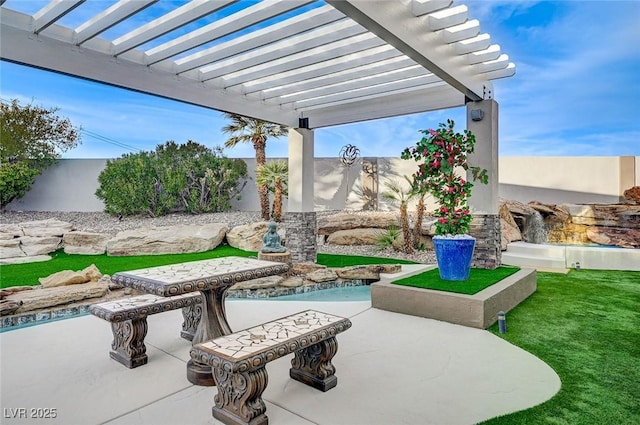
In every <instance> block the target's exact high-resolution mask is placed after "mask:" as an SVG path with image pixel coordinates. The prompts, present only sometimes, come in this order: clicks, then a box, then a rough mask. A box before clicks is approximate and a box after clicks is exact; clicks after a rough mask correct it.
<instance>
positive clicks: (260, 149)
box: [253, 138, 269, 221]
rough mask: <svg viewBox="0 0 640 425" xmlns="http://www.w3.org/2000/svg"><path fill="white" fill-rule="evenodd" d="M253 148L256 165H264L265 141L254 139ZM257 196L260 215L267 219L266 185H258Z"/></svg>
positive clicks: (267, 194)
mask: <svg viewBox="0 0 640 425" xmlns="http://www.w3.org/2000/svg"><path fill="white" fill-rule="evenodd" d="M253 148H254V149H255V151H256V167H259V166H260V165H264V164H265V163H266V162H267V156H266V153H265V148H266V141H265V140H264V139H262V138H256V139H254V140H253ZM258 197H259V199H260V215H261V216H262V219H263V220H264V221H269V189H267V185H264V184H263V185H258Z"/></svg>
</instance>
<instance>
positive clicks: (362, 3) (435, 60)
mask: <svg viewBox="0 0 640 425" xmlns="http://www.w3.org/2000/svg"><path fill="white" fill-rule="evenodd" d="M326 1H327V3H329V4H331V5H332V6H333V7H335V8H336V9H338V10H340V11H341V12H342V13H344V14H345V15H348V16H349V17H350V18H351V19H353V20H355V21H356V22H358V23H359V24H360V25H362V26H363V27H365V28H367V29H368V30H369V31H371V32H372V33H374V34H376V35H377V36H378V37H380V38H381V39H383V40H384V41H386V42H387V43H389V44H390V45H392V46H394V47H395V48H396V49H398V50H399V51H400V52H402V53H404V54H405V55H407V56H409V57H410V58H411V59H413V60H414V61H416V62H417V63H418V64H420V65H422V66H423V67H424V68H426V69H428V70H429V71H431V72H432V73H434V74H435V75H437V76H438V77H440V78H441V79H442V80H443V81H445V82H447V83H448V84H449V85H450V86H452V87H454V88H455V89H457V90H458V91H460V93H462V94H463V95H464V96H466V97H467V98H469V99H471V100H474V101H477V100H482V99H483V87H482V80H480V79H479V78H477V76H474V75H473V74H472V72H471V70H470V69H469V68H468V67H464V66H460V65H461V63H460V60H459V58H458V57H457V55H456V54H455V52H454V51H453V47H452V46H448V45H445V44H444V43H443V42H442V41H441V40H439V37H438V35H437V32H425V30H424V29H425V26H427V25H429V24H428V23H427V22H425V20H428V18H429V15H424V16H420V17H416V16H415V15H414V14H413V13H412V11H411V8H410V7H400V5H399V4H398V3H397V2H390V1H380V2H379V1H368V0H326ZM435 13H437V12H435ZM452 53H453V54H452Z"/></svg>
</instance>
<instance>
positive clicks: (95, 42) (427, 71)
mask: <svg viewBox="0 0 640 425" xmlns="http://www.w3.org/2000/svg"><path fill="white" fill-rule="evenodd" d="M89 4H91V7H93V8H94V9H96V4H99V3H92V2H85V1H83V0H54V1H51V2H50V3H49V4H48V5H47V6H45V7H44V8H43V9H42V10H40V11H37V12H36V13H33V14H28V13H23V12H20V10H19V1H18V0H7V1H3V2H2V9H1V11H2V14H1V18H2V25H1V27H0V30H1V33H0V35H1V36H2V46H1V47H2V49H1V50H0V52H1V53H0V55H1V57H2V59H3V60H8V61H13V62H17V63H22V64H25V65H29V66H35V67H39V68H43V69H48V70H52V71H56V72H61V73H65V74H69V75H74V76H77V77H81V78H87V79H91V80H95V81H99V82H104V83H107V84H112V85H116V86H120V87H125V88H128V89H132V90H137V91H142V92H145V93H150V94H154V95H159V96H163V97H167V98H171V99H175V100H178V101H183V102H188V103H192V104H196V105H200V106H204V107H208V108H214V109H218V110H223V111H228V112H235V113H239V114H243V115H247V116H252V117H255V118H260V119H265V120H269V121H274V122H278V123H281V124H285V125H288V126H296V125H298V122H299V120H300V119H301V118H306V119H307V120H308V123H309V125H310V126H311V127H324V126H331V125H336V124H343V123H348V122H356V121H361V120H369V119H375V118H384V117H390V116H396V115H401V114H407V113H414V112H424V111H429V110H434V109H442V108H448V107H452V106H460V105H463V104H464V103H465V102H467V101H469V100H482V99H485V98H487V93H492V88H491V87H492V84H491V80H493V79H496V78H504V77H509V76H511V75H513V74H514V73H515V65H513V64H512V63H511V62H510V61H509V58H508V56H507V55H506V54H504V53H502V52H501V49H500V47H499V46H498V45H497V44H492V43H491V38H490V36H489V35H488V34H484V33H481V31H480V24H479V22H478V21H477V20H474V19H470V17H469V16H468V15H469V14H468V10H467V7H466V6H464V5H457V4H454V3H453V2H452V1H451V0H402V1H400V0H388V1H375V2H372V1H368V0H326V1H317V0H288V1H279V0H263V1H261V2H259V3H247V4H243V2H238V1H235V0H192V1H190V2H188V3H186V4H184V5H182V6H179V7H175V8H174V9H172V10H165V9H166V5H167V4H166V3H164V4H163V3H162V2H158V1H157V0H136V1H132V0H120V1H117V2H116V3H114V4H112V5H110V6H108V7H106V8H105V9H104V10H97V9H96V11H95V13H94V14H93V16H92V17H90V18H89V19H86V18H85V19H83V20H78V21H77V24H76V25H71V26H69V24H66V25H61V22H62V20H63V18H64V22H73V21H74V20H73V16H74V11H76V10H81V9H82V8H87V7H89V6H88V5H89ZM160 6H162V8H161V7H160ZM16 9H17V10H16ZM133 19H135V22H136V26H135V27H133V29H132V28H131V23H132V22H134V21H133ZM125 28H126V30H125Z"/></svg>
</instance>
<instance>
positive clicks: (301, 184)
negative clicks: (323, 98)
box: [285, 128, 318, 263]
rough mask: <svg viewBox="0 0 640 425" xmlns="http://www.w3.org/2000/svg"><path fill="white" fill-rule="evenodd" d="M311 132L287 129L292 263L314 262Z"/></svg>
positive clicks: (288, 231)
mask: <svg viewBox="0 0 640 425" xmlns="http://www.w3.org/2000/svg"><path fill="white" fill-rule="evenodd" d="M313 145H314V135H313V130H309V129H305V128H292V129H290V130H289V185H288V192H289V196H288V199H289V201H288V202H289V203H288V208H287V213H286V215H285V217H286V218H285V226H286V247H287V249H288V250H289V251H290V252H291V261H293V262H306V261H311V262H314V263H315V262H316V255H317V252H318V247H317V241H316V233H317V227H316V226H317V225H316V213H315V209H314V203H313V202H314V201H313V198H314V191H313V186H314V152H313V148H314V146H313Z"/></svg>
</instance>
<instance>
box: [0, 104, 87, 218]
mask: <svg viewBox="0 0 640 425" xmlns="http://www.w3.org/2000/svg"><path fill="white" fill-rule="evenodd" d="M57 112H58V109H57V108H50V109H46V108H43V107H41V106H37V105H32V104H28V105H21V104H20V103H18V100H17V99H13V100H11V101H10V102H5V101H0V208H4V207H6V206H7V204H9V202H11V201H12V200H14V199H18V198H22V197H23V196H24V195H25V194H26V193H27V192H28V191H29V189H30V188H31V185H32V184H33V182H34V181H35V177H36V176H38V175H39V174H40V173H41V172H42V171H43V170H45V169H46V168H47V167H49V166H50V165H52V164H53V163H55V161H56V160H57V159H58V158H59V157H60V155H61V154H62V152H65V151H67V150H69V149H73V148H74V147H76V146H77V145H78V144H79V143H80V141H81V137H80V130H81V129H80V128H79V127H74V126H73V125H72V124H71V121H69V120H68V119H66V118H63V117H60V116H58V115H57Z"/></svg>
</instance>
